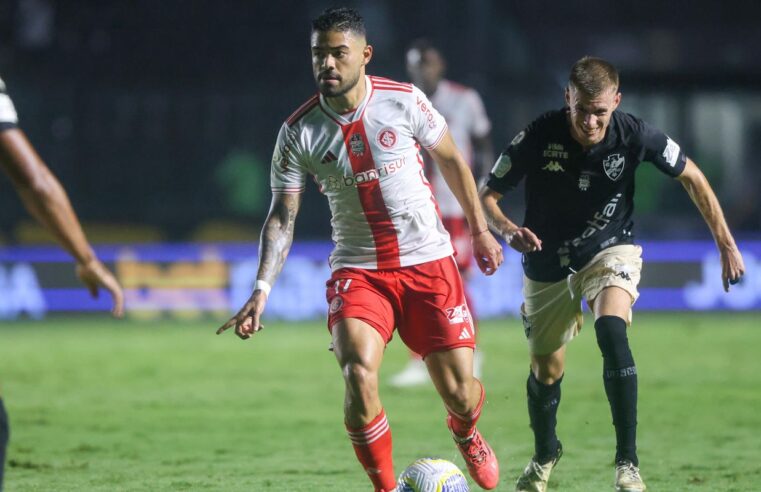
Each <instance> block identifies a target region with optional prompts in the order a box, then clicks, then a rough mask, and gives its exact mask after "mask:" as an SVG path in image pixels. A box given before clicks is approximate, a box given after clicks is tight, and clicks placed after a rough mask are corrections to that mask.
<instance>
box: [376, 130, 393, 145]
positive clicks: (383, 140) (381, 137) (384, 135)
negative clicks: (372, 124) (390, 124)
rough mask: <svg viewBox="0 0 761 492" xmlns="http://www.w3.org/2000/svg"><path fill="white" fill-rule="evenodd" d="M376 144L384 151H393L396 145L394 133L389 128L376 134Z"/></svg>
mask: <svg viewBox="0 0 761 492" xmlns="http://www.w3.org/2000/svg"><path fill="white" fill-rule="evenodd" d="M378 143H379V144H381V147H383V148H384V149H393V148H394V146H395V145H396V132H395V131H394V130H392V129H391V128H384V129H382V130H381V131H380V132H378Z"/></svg>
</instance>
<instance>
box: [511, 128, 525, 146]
mask: <svg viewBox="0 0 761 492" xmlns="http://www.w3.org/2000/svg"><path fill="white" fill-rule="evenodd" d="M525 137H526V131H525V130H522V131H521V132H520V133H518V135H516V136H515V137H514V138H513V140H512V141H511V142H510V145H518V144H519V143H521V142H522V141H523V139H524V138H525Z"/></svg>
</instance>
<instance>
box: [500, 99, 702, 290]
mask: <svg viewBox="0 0 761 492" xmlns="http://www.w3.org/2000/svg"><path fill="white" fill-rule="evenodd" d="M641 161H649V162H652V163H653V164H654V165H655V166H656V167H657V168H658V169H660V170H661V171H663V172H664V173H666V174H668V175H669V176H673V177H676V176H679V175H680V174H681V173H682V171H683V170H684V166H685V164H686V162H687V158H686V156H685V155H684V152H682V150H681V148H680V147H679V145H678V144H677V143H676V142H674V141H673V140H671V138H669V137H668V136H666V135H665V134H664V133H663V132H661V131H660V130H657V129H656V128H654V127H652V126H651V125H649V124H648V123H645V122H644V121H642V120H640V119H639V118H636V117H634V116H632V115H630V114H628V113H624V112H622V111H614V112H613V114H612V116H611V119H610V124H609V125H608V129H607V132H606V134H605V138H604V139H603V140H602V141H601V142H600V143H598V144H596V145H594V146H592V147H591V148H589V149H587V150H584V149H583V148H582V147H581V145H580V144H579V143H578V142H576V141H575V140H574V139H573V137H572V136H571V128H570V122H569V121H568V117H567V114H566V110H558V111H551V112H549V113H546V114H544V115H542V116H540V117H539V118H538V119H537V120H535V121H534V122H533V123H531V124H530V125H529V126H528V127H527V128H526V129H525V130H524V131H522V132H520V133H519V134H518V135H517V136H516V137H515V138H514V139H513V141H512V142H511V143H510V145H508V147H507V149H505V151H504V152H502V154H501V155H500V157H499V159H498V160H497V163H496V164H495V165H494V168H493V169H492V171H491V174H490V175H489V181H488V183H487V186H488V187H489V188H491V189H492V190H494V191H497V192H499V193H502V194H504V193H505V192H506V191H508V190H511V189H513V188H515V186H516V185H518V183H519V182H520V181H521V180H522V179H523V178H524V177H525V178H526V217H525V220H524V223H523V225H524V226H525V227H528V228H529V229H531V230H532V231H533V232H534V233H535V234H536V235H537V237H539V239H541V241H542V251H537V252H534V253H526V254H524V255H523V269H524V272H525V273H526V276H527V277H528V278H530V279H532V280H536V281H540V282H554V281H557V280H560V279H562V278H564V277H565V276H566V275H568V274H569V273H570V272H571V271H577V270H578V269H580V268H582V267H583V266H584V265H585V264H586V263H587V262H589V260H591V259H592V257H593V256H594V255H595V254H597V253H598V252H599V251H600V250H602V249H605V248H607V247H609V246H613V245H616V244H627V243H631V242H632V211H633V209H634V204H633V198H634V173H635V171H636V169H637V166H638V165H639V163H640V162H641Z"/></svg>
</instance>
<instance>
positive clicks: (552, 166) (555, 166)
mask: <svg viewBox="0 0 761 492" xmlns="http://www.w3.org/2000/svg"><path fill="white" fill-rule="evenodd" d="M542 171H549V172H551V173H562V172H564V171H565V169H563V166H561V165H560V163H559V162H558V161H550V162H548V163H547V165H546V166H544V167H543V168H542Z"/></svg>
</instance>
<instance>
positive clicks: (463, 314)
mask: <svg viewBox="0 0 761 492" xmlns="http://www.w3.org/2000/svg"><path fill="white" fill-rule="evenodd" d="M444 312H445V313H446V314H447V320H449V324H450V325H457V324H460V323H467V322H468V321H470V315H469V314H468V306H466V305H465V304H460V305H459V306H455V307H451V308H446V309H445V310H444Z"/></svg>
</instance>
